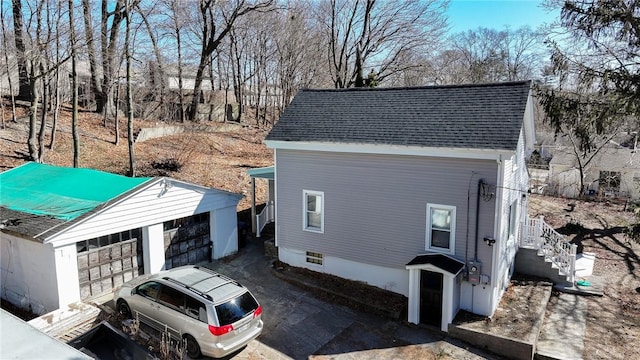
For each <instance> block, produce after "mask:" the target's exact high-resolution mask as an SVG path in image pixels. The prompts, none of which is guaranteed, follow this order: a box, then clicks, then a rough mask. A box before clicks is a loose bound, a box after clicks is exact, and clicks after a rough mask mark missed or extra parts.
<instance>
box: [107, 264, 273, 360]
mask: <svg viewBox="0 0 640 360" xmlns="http://www.w3.org/2000/svg"><path fill="white" fill-rule="evenodd" d="M114 303H115V304H116V308H117V310H118V312H119V313H120V314H122V315H124V316H125V317H128V318H132V317H137V318H138V319H139V320H140V321H141V322H144V323H145V324H147V325H149V326H151V327H153V328H155V329H157V330H158V331H162V332H168V333H169V334H170V335H171V337H172V338H174V339H185V340H186V350H187V355H188V356H189V357H190V358H197V357H199V356H200V355H201V354H204V355H207V356H211V357H223V356H226V355H229V354H231V353H233V352H235V351H236V350H238V349H240V348H241V347H243V346H245V345H246V344H247V343H249V342H250V341H251V340H253V339H255V338H256V337H258V335H260V333H261V332H262V327H263V323H262V319H261V317H262V306H260V304H258V301H256V299H255V298H254V297H253V295H252V294H251V292H249V290H248V289H247V288H246V287H244V286H242V285H240V284H239V283H238V282H237V281H235V280H233V279H230V278H228V277H226V276H224V275H221V274H219V273H217V272H215V271H213V270H210V269H207V268H204V267H199V266H193V265H187V266H182V267H178V268H174V269H170V270H166V271H162V272H160V273H157V274H153V275H143V276H141V277H138V278H135V279H133V280H131V281H129V282H127V283H125V284H123V285H122V286H121V287H120V288H118V289H117V290H116V291H115V293H114Z"/></svg>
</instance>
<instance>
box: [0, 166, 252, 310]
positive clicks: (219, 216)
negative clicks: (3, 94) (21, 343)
mask: <svg viewBox="0 0 640 360" xmlns="http://www.w3.org/2000/svg"><path fill="white" fill-rule="evenodd" d="M43 179H46V181H43ZM0 187H1V188H0V189H1V190H2V197H0V224H1V225H2V226H0V247H1V248H2V252H1V253H0V255H1V256H0V263H2V264H3V266H2V268H1V269H0V278H2V285H3V286H2V288H1V289H0V292H1V295H2V298H3V299H5V300H8V301H9V302H11V303H12V304H14V305H17V306H19V307H21V308H31V309H33V311H34V312H36V313H38V314H42V313H45V312H50V311H53V310H56V309H59V308H62V307H64V306H66V305H68V304H71V303H74V302H77V301H81V300H93V299H94V298H96V297H104V296H109V294H110V293H111V292H112V290H113V289H114V288H116V287H117V286H118V285H120V284H122V283H123V282H125V281H128V280H130V279H132V278H134V277H136V276H138V275H141V274H154V273H157V272H159V271H162V270H164V269H169V268H172V267H176V266H180V265H184V264H197V263H200V262H204V261H207V262H209V261H213V260H215V259H220V258H223V257H225V256H229V255H231V254H234V253H236V252H237V251H238V227H237V222H238V221H237V206H238V202H239V201H240V199H242V195H241V194H235V193H231V192H228V191H224V190H220V189H213V188H209V187H205V186H201V185H197V184H191V183H188V182H185V181H181V180H178V179H172V178H167V177H148V178H131V177H127V176H122V175H117V174H111V173H106V172H102V171H98V170H93V169H83V168H67V167H58V166H51V165H46V164H38V163H27V164H24V165H22V166H19V167H16V168H13V169H11V170H7V171H5V172H2V173H0Z"/></svg>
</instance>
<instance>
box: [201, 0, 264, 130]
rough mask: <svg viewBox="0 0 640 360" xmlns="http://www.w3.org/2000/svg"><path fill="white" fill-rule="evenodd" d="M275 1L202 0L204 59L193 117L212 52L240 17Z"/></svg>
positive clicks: (202, 47) (202, 51)
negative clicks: (222, 0)
mask: <svg viewBox="0 0 640 360" xmlns="http://www.w3.org/2000/svg"><path fill="white" fill-rule="evenodd" d="M272 3H273V1H272V0H261V1H255V2H254V1H249V0H234V1H229V2H225V3H218V2H216V1H214V0H201V1H200V7H199V11H200V13H199V15H200V21H201V23H200V25H201V26H202V28H201V29H200V30H201V33H200V41H201V44H200V45H201V46H200V59H199V63H198V68H197V70H196V77H195V85H194V88H193V99H192V101H191V108H190V114H189V118H190V119H192V120H196V117H197V113H198V104H199V103H200V100H201V94H200V90H201V88H202V80H203V77H204V73H205V72H204V70H205V67H206V66H207V65H209V64H210V63H211V55H212V54H213V53H214V51H215V50H216V49H217V48H218V46H220V43H221V42H222V40H223V39H224V38H225V37H226V36H227V35H228V34H229V31H231V29H232V27H233V24H234V22H235V21H236V20H237V19H238V18H239V17H241V16H244V15H246V14H248V13H251V12H253V11H261V10H266V9H268V8H269V7H270V6H271V4H272Z"/></svg>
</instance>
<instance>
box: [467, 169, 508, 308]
mask: <svg viewBox="0 0 640 360" xmlns="http://www.w3.org/2000/svg"><path fill="white" fill-rule="evenodd" d="M497 170H498V174H497V175H498V183H497V185H496V189H501V191H496V205H495V209H494V214H495V216H496V218H495V222H494V223H493V234H494V239H496V242H495V243H494V244H493V246H492V247H491V273H490V274H489V288H490V289H491V290H490V291H489V294H490V295H489V296H490V299H489V308H490V312H491V314H493V313H494V312H495V310H496V308H497V307H498V304H497V303H496V302H497V300H498V295H499V293H498V292H499V291H500V290H498V289H499V288H500V286H497V285H496V283H497V281H499V279H497V278H496V277H497V276H498V270H499V262H500V261H499V259H500V256H499V255H500V254H499V251H500V249H502V248H503V240H504V239H503V238H502V207H503V206H504V204H503V203H502V202H503V197H504V196H503V195H504V192H505V191H509V190H507V189H504V186H505V180H504V178H505V161H504V160H501V161H498V169H497ZM474 305H475V304H474Z"/></svg>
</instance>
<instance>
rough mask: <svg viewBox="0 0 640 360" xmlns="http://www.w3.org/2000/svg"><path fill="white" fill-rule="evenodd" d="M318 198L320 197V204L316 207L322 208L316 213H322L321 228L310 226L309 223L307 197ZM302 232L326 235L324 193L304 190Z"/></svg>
mask: <svg viewBox="0 0 640 360" xmlns="http://www.w3.org/2000/svg"><path fill="white" fill-rule="evenodd" d="M309 195H311V196H318V197H320V204H316V206H319V207H320V210H319V211H318V210H316V211H314V212H315V213H320V228H319V229H318V228H317V227H312V226H309V224H308V223H307V213H308V212H309V211H308V210H307V204H308V203H307V197H308V196H309ZM302 230H303V231H309V232H314V233H319V234H324V191H315V190H302Z"/></svg>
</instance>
